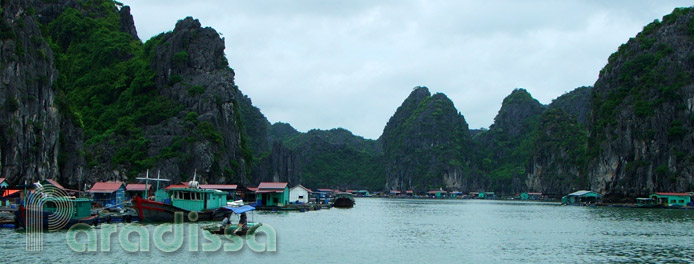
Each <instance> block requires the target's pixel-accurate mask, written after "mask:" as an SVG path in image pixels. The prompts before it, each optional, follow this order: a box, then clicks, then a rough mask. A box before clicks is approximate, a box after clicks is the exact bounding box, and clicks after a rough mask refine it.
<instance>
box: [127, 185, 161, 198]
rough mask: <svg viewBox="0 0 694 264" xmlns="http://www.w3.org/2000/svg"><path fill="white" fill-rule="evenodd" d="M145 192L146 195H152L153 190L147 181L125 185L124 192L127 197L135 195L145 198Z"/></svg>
mask: <svg viewBox="0 0 694 264" xmlns="http://www.w3.org/2000/svg"><path fill="white" fill-rule="evenodd" d="M145 193H147V195H146V196H150V195H154V190H153V189H152V185H151V184H149V183H147V184H145V183H128V185H126V186H125V194H126V196H127V197H130V198H133V197H135V196H137V197H141V198H145V199H147V197H145Z"/></svg>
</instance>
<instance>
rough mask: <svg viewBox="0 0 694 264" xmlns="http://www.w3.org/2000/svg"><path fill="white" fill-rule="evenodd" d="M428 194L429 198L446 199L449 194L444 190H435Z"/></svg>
mask: <svg viewBox="0 0 694 264" xmlns="http://www.w3.org/2000/svg"><path fill="white" fill-rule="evenodd" d="M428 194H429V198H445V197H446V195H448V192H447V191H444V190H433V191H429V192H428Z"/></svg>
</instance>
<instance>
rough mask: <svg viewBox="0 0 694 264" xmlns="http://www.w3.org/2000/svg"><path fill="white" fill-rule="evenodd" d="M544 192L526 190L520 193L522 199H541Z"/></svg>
mask: <svg viewBox="0 0 694 264" xmlns="http://www.w3.org/2000/svg"><path fill="white" fill-rule="evenodd" d="M541 198H542V193H540V192H524V193H521V194H520V199H521V200H540V199H541Z"/></svg>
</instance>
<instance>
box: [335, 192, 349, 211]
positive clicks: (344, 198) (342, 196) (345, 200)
mask: <svg viewBox="0 0 694 264" xmlns="http://www.w3.org/2000/svg"><path fill="white" fill-rule="evenodd" d="M353 206H354V195H352V194H351V193H347V192H342V193H338V194H336V195H335V201H334V202H333V207H337V208H352V207H353Z"/></svg>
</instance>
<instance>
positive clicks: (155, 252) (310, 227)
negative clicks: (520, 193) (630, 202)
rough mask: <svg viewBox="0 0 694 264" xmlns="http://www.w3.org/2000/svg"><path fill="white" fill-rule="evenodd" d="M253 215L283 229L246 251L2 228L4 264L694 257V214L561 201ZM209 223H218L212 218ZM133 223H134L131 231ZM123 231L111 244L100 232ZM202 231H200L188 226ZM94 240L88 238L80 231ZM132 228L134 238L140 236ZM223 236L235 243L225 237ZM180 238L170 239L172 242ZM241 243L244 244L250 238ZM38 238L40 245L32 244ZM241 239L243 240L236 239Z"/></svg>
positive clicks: (187, 241)
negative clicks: (73, 243) (32, 247)
mask: <svg viewBox="0 0 694 264" xmlns="http://www.w3.org/2000/svg"><path fill="white" fill-rule="evenodd" d="M249 220H252V221H255V222H262V223H263V224H264V225H265V226H266V227H268V228H272V229H273V230H274V231H275V232H276V244H275V245H276V250H275V251H267V250H266V249H267V248H272V247H267V246H268V245H267V244H269V243H271V242H272V241H271V239H268V237H267V235H265V234H264V233H259V234H258V236H257V237H256V238H255V239H256V240H257V241H258V242H259V243H260V244H261V245H262V244H265V246H266V247H265V248H262V250H260V251H262V252H256V251H258V250H257V249H256V250H255V251H254V250H253V249H251V248H250V247H249V246H248V244H247V243H243V244H241V245H242V246H243V247H242V248H241V249H240V250H229V251H225V250H224V248H220V249H218V250H215V251H212V252H204V251H203V250H202V247H203V244H206V243H211V242H210V241H209V240H207V239H205V236H203V235H202V232H203V231H201V230H200V228H199V226H202V225H204V224H199V225H196V226H193V227H191V225H190V224H183V225H184V228H182V229H181V230H183V231H184V232H183V236H184V242H183V243H182V246H181V247H180V248H178V250H176V251H174V252H163V251H162V250H160V249H159V248H157V247H156V245H155V243H154V242H153V240H154V238H153V237H154V236H155V235H156V232H155V229H156V228H157V227H158V226H159V225H140V224H123V223H117V224H112V225H113V226H108V224H103V225H101V226H100V227H97V228H96V229H95V231H96V232H95V234H97V240H96V241H97V242H96V243H97V244H98V246H97V247H96V250H95V251H88V250H87V251H86V252H76V251H75V250H74V248H71V247H70V246H69V245H68V243H67V237H68V236H69V235H70V233H69V232H66V231H60V232H51V233H43V236H42V238H41V243H42V247H41V250H40V251H32V252H28V251H27V250H26V245H27V234H25V233H23V232H19V231H15V230H13V229H0V255H2V257H3V262H5V263H12V262H21V263H39V262H41V263H50V262H55V263H70V262H72V263H134V262H138V263H139V262H148V263H159V262H162V263H164V262H177V263H229V262H232V261H233V262H243V263H279V262H282V263H309V262H316V263H358V262H367V263H374V262H385V263H475V262H487V263H619V262H637V263H650V262H654V263H692V262H694V210H676V209H633V208H615V207H574V206H559V205H558V203H548V202H521V201H494V200H491V201H489V200H428V199H383V198H357V199H356V205H355V206H354V208H351V209H338V208H333V209H330V210H326V209H324V210H319V211H311V212H305V213H300V212H278V213H277V212H254V213H253V214H252V215H251V217H249ZM208 224H210V223H208ZM128 225H132V226H135V227H138V228H143V230H146V231H147V232H148V233H149V236H150V237H149V239H148V240H147V243H148V244H149V245H150V246H149V249H148V251H146V252H143V251H142V250H138V251H136V252H128V251H126V250H124V248H123V247H122V246H121V245H122V243H121V242H119V239H118V236H119V233H118V232H122V231H123V230H124V228H126V226H128ZM132 226H131V227H132ZM105 228H111V229H115V230H117V232H116V233H114V234H113V235H112V236H110V237H109V236H107V237H109V238H110V247H109V248H108V251H106V250H103V249H104V247H103V245H102V244H103V243H102V242H103V241H102V234H101V232H100V231H101V230H102V229H105ZM191 230H193V232H199V233H198V234H192V233H191V232H190V231H191ZM74 237H75V238H76V240H77V241H78V242H80V243H87V239H86V235H84V234H81V235H78V236H74ZM137 237H138V236H137V235H136V234H135V235H133V234H130V236H129V241H137ZM221 238H222V239H221V241H222V242H230V241H229V240H228V239H226V238H224V237H221ZM167 239H169V241H171V240H172V239H171V238H170V237H167V236H165V238H164V240H165V241H166V240H167ZM242 242H243V241H242ZM32 243H33V242H32ZM235 245H237V246H238V245H239V244H235Z"/></svg>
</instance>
